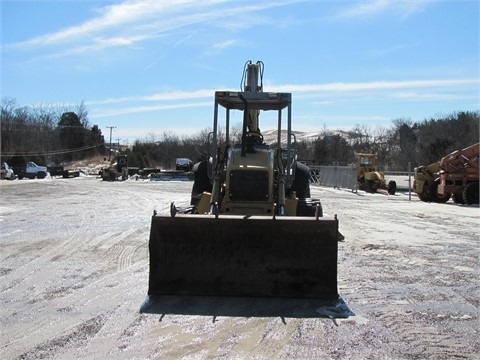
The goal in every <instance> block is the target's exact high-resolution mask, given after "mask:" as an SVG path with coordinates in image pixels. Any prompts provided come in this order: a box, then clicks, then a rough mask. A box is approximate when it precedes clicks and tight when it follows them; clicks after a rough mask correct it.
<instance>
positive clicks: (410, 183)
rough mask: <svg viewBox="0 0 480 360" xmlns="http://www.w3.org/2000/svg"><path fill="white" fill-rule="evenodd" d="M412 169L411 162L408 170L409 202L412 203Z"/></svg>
mask: <svg viewBox="0 0 480 360" xmlns="http://www.w3.org/2000/svg"><path fill="white" fill-rule="evenodd" d="M411 167H412V163H411V162H410V161H409V162H408V168H407V171H408V201H411V200H412V180H411V178H412V174H411Z"/></svg>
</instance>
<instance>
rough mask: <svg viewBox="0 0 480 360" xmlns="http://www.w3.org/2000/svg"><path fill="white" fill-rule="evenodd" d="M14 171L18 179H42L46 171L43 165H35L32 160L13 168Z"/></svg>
mask: <svg viewBox="0 0 480 360" xmlns="http://www.w3.org/2000/svg"><path fill="white" fill-rule="evenodd" d="M14 171H15V173H16V174H17V176H18V179H19V180H21V179H23V178H28V179H35V178H36V179H44V178H45V177H46V176H47V173H48V172H47V168H46V167H45V166H40V165H37V164H35V163H34V162H33V161H29V162H27V164H26V165H25V166H24V167H17V168H14Z"/></svg>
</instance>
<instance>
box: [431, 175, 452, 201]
mask: <svg viewBox="0 0 480 360" xmlns="http://www.w3.org/2000/svg"><path fill="white" fill-rule="evenodd" d="M439 184H440V179H436V180H435V181H434V182H433V185H432V186H431V188H430V194H431V198H432V201H434V202H436V203H440V204H444V203H446V202H447V201H448V200H450V194H443V195H442V194H439V193H438V192H437V188H438V185H439Z"/></svg>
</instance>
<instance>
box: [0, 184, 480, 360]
mask: <svg viewBox="0 0 480 360" xmlns="http://www.w3.org/2000/svg"><path fill="white" fill-rule="evenodd" d="M191 185H192V183H191V182H177V181H170V182H150V181H134V180H128V181H125V182H103V181H101V180H100V179H99V178H96V177H94V176H81V177H79V178H74V179H57V178H53V179H52V178H49V179H44V180H22V181H18V180H15V181H1V182H0V194H1V199H2V206H1V207H0V228H1V233H0V249H1V251H0V279H1V282H0V304H1V306H0V319H1V320H0V322H1V325H0V326H1V332H0V357H1V358H3V359H15V358H22V359H38V358H55V359H67V358H68V359H71V358H93V359H103V358H115V359H122V358H123V359H146V358H162V359H163V358H172V359H178V358H184V359H211V358H218V359H233V358H242V359H244V358H257V359H273V358H288V359H291V358H301V359H313V358H327V359H329V358H332V359H359V358H375V359H378V358H382V359H383V358H389V359H390V358H392V359H411V358H422V359H424V358H430V359H439V358H456V357H458V358H470V359H474V358H478V354H479V353H480V336H479V326H478V324H479V310H480V301H479V299H480V286H479V253H480V251H479V238H480V209H479V208H478V207H475V206H462V205H456V204H454V203H453V202H451V201H450V202H448V203H446V204H436V203H424V202H421V201H419V200H418V199H417V198H416V196H415V194H412V197H411V200H409V196H408V193H406V192H403V191H399V192H398V193H397V194H396V195H394V196H390V195H385V194H367V193H364V192H362V191H359V192H358V193H354V192H352V191H350V190H344V189H331V188H322V187H314V188H313V189H312V191H311V192H312V197H317V198H320V199H321V201H322V205H323V209H324V212H325V213H326V214H325V216H334V215H335V214H337V216H338V218H339V222H340V231H341V232H342V233H343V235H344V236H345V241H344V242H341V243H339V260H338V282H339V294H340V296H341V298H342V299H343V301H344V303H345V304H346V306H347V307H348V309H349V310H350V311H351V312H352V313H353V314H354V315H353V316H349V317H348V318H345V319H336V320H335V321H333V320H332V319H328V318H322V317H320V316H319V314H318V313H317V312H316V311H315V310H316V309H318V308H320V307H321V306H322V302H320V301H318V302H317V301H315V300H308V301H307V300H278V299H267V300H266V299H222V298H193V297H190V298H189V297H186V298H185V297H166V298H165V299H164V303H162V304H160V306H159V307H158V308H156V311H153V312H148V313H144V312H140V308H141V307H142V304H144V302H145V300H146V299H147V296H146V292H147V288H148V236H149V231H150V217H151V215H152V213H153V211H154V210H157V211H159V212H163V213H167V212H168V209H169V204H170V202H171V201H176V202H177V203H184V204H186V203H188V201H189V196H190V190H191Z"/></svg>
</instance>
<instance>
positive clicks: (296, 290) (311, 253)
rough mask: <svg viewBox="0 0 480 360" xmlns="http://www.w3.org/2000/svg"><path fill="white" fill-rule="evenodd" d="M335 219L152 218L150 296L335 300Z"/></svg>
mask: <svg viewBox="0 0 480 360" xmlns="http://www.w3.org/2000/svg"><path fill="white" fill-rule="evenodd" d="M337 242H338V221H337V220H336V219H331V220H327V219H324V218H319V219H315V218H314V217H312V218H309V217H277V218H276V219H272V218H267V217H262V216H255V217H253V216H251V217H249V216H220V217H218V218H215V216H210V215H187V214H177V215H176V216H175V217H170V216H162V215H154V216H153V217H152V226H151V230H150V242H149V250H150V278H149V287H148V294H149V295H154V294H161V295H167V294H168V295H211V296H255V297H264V296H267V297H291V298H296V297H298V298H323V299H333V298H337V297H338V291H337Z"/></svg>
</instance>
